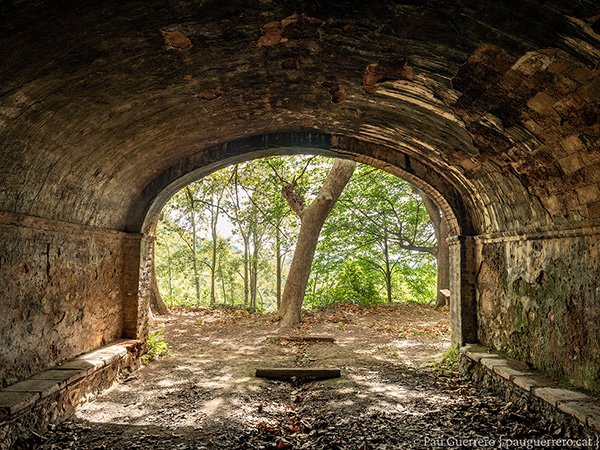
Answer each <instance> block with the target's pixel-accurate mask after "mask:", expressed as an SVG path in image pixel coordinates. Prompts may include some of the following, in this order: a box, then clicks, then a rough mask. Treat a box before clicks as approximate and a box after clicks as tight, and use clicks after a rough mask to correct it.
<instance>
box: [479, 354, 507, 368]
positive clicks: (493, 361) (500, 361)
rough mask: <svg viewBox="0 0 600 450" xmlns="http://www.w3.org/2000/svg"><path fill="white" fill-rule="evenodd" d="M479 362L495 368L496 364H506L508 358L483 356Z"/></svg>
mask: <svg viewBox="0 0 600 450" xmlns="http://www.w3.org/2000/svg"><path fill="white" fill-rule="evenodd" d="M479 363H480V364H481V365H483V366H484V367H487V368H488V369H490V370H494V367H495V366H505V365H506V360H505V359H504V358H501V357H499V356H490V357H488V358H481V359H480V360H479Z"/></svg>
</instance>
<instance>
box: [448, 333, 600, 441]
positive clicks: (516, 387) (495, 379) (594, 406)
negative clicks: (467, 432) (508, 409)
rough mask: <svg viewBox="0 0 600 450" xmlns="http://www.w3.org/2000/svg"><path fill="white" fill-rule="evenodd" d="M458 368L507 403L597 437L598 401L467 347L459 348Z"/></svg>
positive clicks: (473, 346)
mask: <svg viewBox="0 0 600 450" xmlns="http://www.w3.org/2000/svg"><path fill="white" fill-rule="evenodd" d="M459 366H460V369H461V371H462V372H463V373H468V374H470V375H472V376H473V378H474V379H475V381H479V382H483V383H484V384H485V385H487V387H489V388H491V389H492V390H495V391H497V392H501V393H502V394H504V395H505V397H506V399H507V400H508V401H515V402H517V403H521V405H522V406H525V405H527V406H532V405H533V406H534V409H537V410H538V411H539V412H542V413H544V415H545V417H548V418H550V419H551V420H553V421H556V422H558V423H561V424H562V425H566V426H568V427H569V428H570V429H572V430H573V431H574V432H583V433H584V434H586V435H594V434H595V435H599V434H600V399H598V398H596V397H592V396H589V395H587V394H584V393H582V392H579V391H576V390H574V389H572V388H570V387H568V386H566V385H564V384H561V383H559V382H557V381H555V380H552V379H551V378H549V377H547V376H545V375H543V374H540V373H539V372H536V371H534V370H532V369H530V368H528V367H527V366H526V365H525V364H523V363H521V362H519V361H515V360H512V359H509V358H506V357H504V356H503V355H501V354H500V353H497V352H493V351H488V349H487V348H486V347H483V346H481V345H476V344H467V345H466V346H464V347H462V348H461V349H460V357H459Z"/></svg>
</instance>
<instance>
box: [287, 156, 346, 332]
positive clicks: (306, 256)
mask: <svg viewBox="0 0 600 450" xmlns="http://www.w3.org/2000/svg"><path fill="white" fill-rule="evenodd" d="M355 167H356V163H355V162H354V161H350V160H343V159H338V160H336V161H335V163H334V164H333V167H332V168H331V171H330V172H329V175H328V176H327V179H326V180H325V183H324V184H323V187H322V188H321V190H320V192H319V194H318V195H317V197H316V198H315V199H314V200H313V201H312V203H311V204H310V205H309V206H307V207H303V208H298V202H297V199H296V198H291V199H290V198H288V196H287V195H286V194H285V192H286V190H285V188H284V195H286V200H287V201H288V202H289V203H290V206H291V207H292V209H293V210H294V211H296V213H298V214H299V216H300V221H301V223H300V234H299V236H298V242H297V243H296V249H295V251H294V257H293V258H292V264H291V266H290V272H289V274H288V277H287V280H286V282H285V287H284V289H283V296H282V298H281V310H280V317H281V322H280V325H281V327H283V328H288V327H293V326H295V325H297V324H298V323H299V322H300V316H301V311H302V300H303V299H304V293H305V291H306V284H307V283H308V277H309V275H310V267H311V265H312V260H313V257H314V254H315V249H316V248H317V243H318V241H319V234H320V233H321V228H322V227H323V223H324V222H325V219H327V216H328V215H329V212H330V211H331V209H332V208H333V206H334V205H335V202H336V201H337V199H338V198H339V196H340V194H341V193H342V191H343V190H344V187H345V186H346V184H347V183H348V181H350V177H351V176H352V173H353V172H354V168H355ZM288 192H289V191H288Z"/></svg>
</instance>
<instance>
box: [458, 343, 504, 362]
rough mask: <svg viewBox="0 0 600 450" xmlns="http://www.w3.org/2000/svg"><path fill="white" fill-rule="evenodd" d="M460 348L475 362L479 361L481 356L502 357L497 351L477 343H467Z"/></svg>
mask: <svg viewBox="0 0 600 450" xmlns="http://www.w3.org/2000/svg"><path fill="white" fill-rule="evenodd" d="M461 350H462V351H463V352H465V353H466V354H467V356H468V357H469V358H470V359H472V360H473V361H475V362H479V361H480V360H481V358H502V355H500V354H499V353H496V352H490V351H489V349H488V348H487V347H484V346H483V345H478V344H467V345H465V346H464V347H463V348H462V349H461Z"/></svg>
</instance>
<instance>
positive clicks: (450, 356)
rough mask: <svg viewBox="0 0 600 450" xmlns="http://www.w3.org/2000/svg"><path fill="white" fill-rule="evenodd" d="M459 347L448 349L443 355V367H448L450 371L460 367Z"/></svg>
mask: <svg viewBox="0 0 600 450" xmlns="http://www.w3.org/2000/svg"><path fill="white" fill-rule="evenodd" d="M458 347H459V346H458V344H456V345H454V346H452V347H448V349H447V350H446V351H445V352H444V354H443V355H442V361H441V365H442V366H446V367H448V368H450V369H456V368H457V367H458V352H459V348H458Z"/></svg>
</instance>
